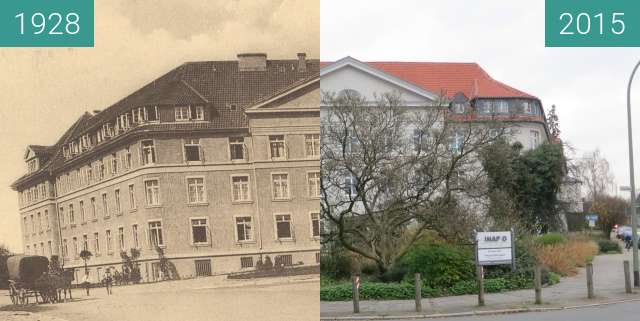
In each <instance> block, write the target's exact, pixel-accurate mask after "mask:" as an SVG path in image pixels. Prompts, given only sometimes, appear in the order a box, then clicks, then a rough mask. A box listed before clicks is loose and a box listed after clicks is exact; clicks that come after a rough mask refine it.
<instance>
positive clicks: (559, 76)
mask: <svg viewBox="0 0 640 321" xmlns="http://www.w3.org/2000/svg"><path fill="white" fill-rule="evenodd" d="M347 55H349V56H352V57H354V58H356V59H358V60H361V61H374V60H378V61H380V60H382V61H451V62H477V63H479V64H480V65H481V66H482V67H483V68H484V69H485V70H486V71H487V72H488V73H489V74H490V75H491V76H492V77H493V78H495V79H497V80H500V81H502V82H504V83H506V84H509V85H510V86H513V87H515V88H518V89H520V90H523V91H525V92H528V93H530V94H532V95H535V96H537V97H539V98H540V99H541V100H542V103H543V105H544V106H545V109H546V110H547V111H548V110H550V109H551V105H553V104H555V105H556V109H557V111H558V116H559V118H560V129H561V131H562V134H561V138H562V139H563V140H564V141H565V142H567V143H569V144H571V145H572V146H573V147H574V148H576V149H577V154H578V156H581V155H582V154H583V153H584V152H586V151H590V150H594V149H596V148H599V149H600V150H601V151H602V153H603V155H604V156H605V157H606V158H607V159H608V161H609V163H610V166H611V169H612V171H613V173H614V175H615V178H616V182H617V184H618V185H628V184H629V155H628V145H627V144H628V141H627V126H626V124H627V118H626V88H627V81H628V78H629V75H630V73H631V70H632V69H633V67H634V65H635V63H636V62H637V61H638V59H640V48H602V49H600V48H545V46H544V1H543V0H536V1H504V0H483V1H469V0H447V1H434V0H413V1H409V0H405V1H376V2H375V4H374V2H373V1H341V0H322V1H321V4H320V58H321V59H322V60H323V61H334V60H337V59H340V58H342V57H344V56H347ZM636 78H637V79H636V84H637V85H636V86H634V94H633V95H632V106H634V105H635V106H636V107H635V108H634V110H636V111H635V112H634V114H633V117H634V121H633V126H634V128H635V135H634V142H635V144H634V145H635V146H634V149H635V157H636V160H638V159H639V158H640V112H637V111H638V110H640V75H638V76H637V77H636ZM634 101H635V104H634V103H633V102H634ZM638 164H639V163H638V162H636V173H638V172H639V171H640V167H639V166H638ZM637 177H638V175H636V182H638V180H637ZM621 194H625V193H621ZM626 194H628V193H626ZM621 196H622V195H621ZM624 196H626V195H624Z"/></svg>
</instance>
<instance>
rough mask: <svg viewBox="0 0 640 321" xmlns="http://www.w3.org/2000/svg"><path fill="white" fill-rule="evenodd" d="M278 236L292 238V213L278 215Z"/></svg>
mask: <svg viewBox="0 0 640 321" xmlns="http://www.w3.org/2000/svg"><path fill="white" fill-rule="evenodd" d="M276 236H277V237H278V239H279V240H280V239H291V238H292V234H291V215H289V214H279V215H276Z"/></svg>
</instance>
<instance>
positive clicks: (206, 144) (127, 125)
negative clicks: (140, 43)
mask: <svg viewBox="0 0 640 321" xmlns="http://www.w3.org/2000/svg"><path fill="white" fill-rule="evenodd" d="M319 100H320V82H319V62H318V61H317V60H310V59H306V55H305V54H303V53H301V54H298V57H297V59H291V60H267V56H266V55H265V54H240V55H238V60H236V61H208V62H191V63H185V64H183V65H181V66H179V67H177V68H175V69H173V70H171V71H170V72H168V73H167V74H165V75H163V76H161V77H160V78H158V79H156V80H154V81H152V82H150V83H149V84H147V85H146V86H144V87H143V88H141V89H139V90H137V91H135V92H134V93H132V94H130V95H129V96H127V97H125V98H124V99H122V100H120V101H119V102H117V103H115V104H114V105H112V106H110V107H108V108H106V109H104V110H103V111H94V112H93V113H85V114H84V115H82V116H81V117H80V118H79V119H78V120H77V121H76V122H75V123H74V124H73V125H72V126H71V128H69V129H68V130H67V132H66V133H64V135H63V136H62V137H61V138H60V139H59V140H58V141H57V142H56V143H55V144H54V145H52V146H35V145H33V146H29V147H28V148H27V152H26V154H25V161H26V162H27V168H28V173H27V174H26V175H24V176H22V177H21V178H19V179H18V180H17V181H15V182H14V183H13V184H12V188H13V189H15V190H16V191H17V192H18V195H19V199H20V200H19V203H20V216H21V220H22V232H23V236H24V251H25V252H26V253H27V254H38V255H45V256H48V257H51V256H52V255H58V256H59V257H60V259H61V261H62V262H63V264H64V267H65V268H76V275H79V273H82V272H81V271H80V269H79V268H80V267H84V262H83V261H82V259H81V258H80V257H79V253H80V252H81V251H82V250H83V249H88V250H89V251H91V252H92V254H93V257H92V258H91V259H90V260H88V265H89V269H90V274H91V276H92V278H94V279H96V280H99V279H101V278H102V277H103V274H104V272H105V270H106V269H118V270H119V269H120V266H121V263H122V259H121V257H120V253H121V252H122V251H129V250H130V249H131V248H135V249H138V250H140V253H141V256H140V259H139V263H140V267H141V275H142V278H143V280H144V281H153V280H156V279H158V277H159V276H160V275H159V274H160V271H159V270H160V267H159V254H158V248H160V249H162V252H164V256H165V257H166V258H167V259H168V260H169V261H170V262H171V264H172V265H173V266H174V267H175V269H173V270H174V272H175V273H177V274H178V276H179V277H190V276H200V275H211V274H223V273H229V272H235V271H242V270H246V269H251V268H253V267H254V265H255V263H256V262H257V260H258V259H259V258H265V257H266V256H267V255H269V256H270V257H271V259H272V260H274V259H275V257H276V256H280V259H281V260H282V261H283V262H285V263H291V264H298V263H303V264H317V263H318V256H319V254H318V251H319V248H320V246H319V239H318V238H319V201H318V200H319V177H320V172H319V149H320V148H319V139H320V138H319V116H320V106H319ZM80 275H81V274H80ZM76 279H77V278H76Z"/></svg>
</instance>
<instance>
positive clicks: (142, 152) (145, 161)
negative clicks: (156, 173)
mask: <svg viewBox="0 0 640 321" xmlns="http://www.w3.org/2000/svg"><path fill="white" fill-rule="evenodd" d="M144 142H151V143H152V144H151V146H146V147H145V146H144ZM146 149H148V150H151V151H152V153H151V154H150V155H151V161H149V160H148V159H146V156H147V155H146V154H145V150H146ZM157 161H158V155H157V153H156V141H155V140H154V139H143V140H141V141H140V162H141V164H142V166H148V165H153V164H155V163H156V162H157Z"/></svg>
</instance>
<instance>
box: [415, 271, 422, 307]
mask: <svg viewBox="0 0 640 321" xmlns="http://www.w3.org/2000/svg"><path fill="white" fill-rule="evenodd" d="M414 283H415V288H416V312H421V311H422V281H421V280H420V273H416V274H414Z"/></svg>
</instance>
